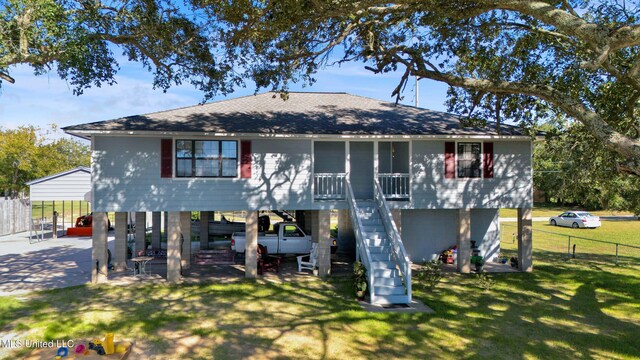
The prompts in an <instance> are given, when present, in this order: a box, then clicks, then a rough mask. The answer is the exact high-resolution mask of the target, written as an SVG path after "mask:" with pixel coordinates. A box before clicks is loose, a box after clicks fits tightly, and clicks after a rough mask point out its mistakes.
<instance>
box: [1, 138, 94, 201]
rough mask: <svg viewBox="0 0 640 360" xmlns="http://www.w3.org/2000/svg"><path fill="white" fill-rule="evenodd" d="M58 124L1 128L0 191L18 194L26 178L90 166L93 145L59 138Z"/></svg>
mask: <svg viewBox="0 0 640 360" xmlns="http://www.w3.org/2000/svg"><path fill="white" fill-rule="evenodd" d="M55 130H56V128H55V126H53V127H52V129H51V131H46V132H45V131H42V130H41V129H40V128H37V127H33V126H23V127H19V128H17V129H13V130H4V129H1V128H0V194H3V195H4V196H11V197H16V196H18V194H19V193H21V192H23V191H25V190H26V189H27V186H26V185H25V183H26V182H29V181H31V180H35V179H38V178H41V177H45V176H48V175H52V174H56V173H58V172H61V171H65V170H69V169H73V168H76V167H78V166H90V164H91V160H90V154H91V152H90V149H89V147H88V146H86V145H82V144H80V143H78V142H77V141H75V140H70V139H67V138H55V137H53V136H54V133H55Z"/></svg>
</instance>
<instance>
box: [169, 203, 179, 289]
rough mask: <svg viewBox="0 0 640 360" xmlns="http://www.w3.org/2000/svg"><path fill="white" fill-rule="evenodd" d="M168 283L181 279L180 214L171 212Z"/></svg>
mask: <svg viewBox="0 0 640 360" xmlns="http://www.w3.org/2000/svg"><path fill="white" fill-rule="evenodd" d="M167 220H168V221H167V226H168V229H167V230H168V233H167V281H169V282H176V281H178V280H180V278H181V271H180V265H181V264H180V263H181V256H180V242H181V235H182V234H181V231H180V212H176V211H172V212H169V216H168V219H167Z"/></svg>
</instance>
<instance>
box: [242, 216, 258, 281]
mask: <svg viewBox="0 0 640 360" xmlns="http://www.w3.org/2000/svg"><path fill="white" fill-rule="evenodd" d="M245 226H246V229H245V239H246V240H245V251H244V269H245V270H244V271H245V273H244V275H245V277H246V278H249V279H255V278H256V277H257V276H258V212H257V211H247V217H246V225H245Z"/></svg>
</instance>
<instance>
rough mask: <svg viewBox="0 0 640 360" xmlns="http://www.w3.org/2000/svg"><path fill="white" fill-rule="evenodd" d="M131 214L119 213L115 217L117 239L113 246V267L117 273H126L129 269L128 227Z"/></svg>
mask: <svg viewBox="0 0 640 360" xmlns="http://www.w3.org/2000/svg"><path fill="white" fill-rule="evenodd" d="M128 219H129V214H128V213H126V212H117V213H116V217H115V222H116V223H115V230H116V233H115V239H114V246H113V259H112V265H113V267H114V269H115V271H124V270H126V269H127V232H128V231H127V227H128V225H129V224H128V221H127V220H128Z"/></svg>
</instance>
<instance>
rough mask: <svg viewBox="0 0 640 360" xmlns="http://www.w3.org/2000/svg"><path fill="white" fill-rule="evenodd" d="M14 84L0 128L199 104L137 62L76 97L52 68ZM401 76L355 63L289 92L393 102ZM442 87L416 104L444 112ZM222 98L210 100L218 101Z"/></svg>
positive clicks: (2, 93) (22, 75)
mask: <svg viewBox="0 0 640 360" xmlns="http://www.w3.org/2000/svg"><path fill="white" fill-rule="evenodd" d="M11 74H12V76H13V77H14V78H15V79H16V83H15V84H8V83H6V82H4V83H3V84H2V88H0V126H2V127H5V128H15V127H17V126H20V125H27V124H32V125H36V126H41V127H45V126H47V125H48V124H51V123H56V124H57V125H58V126H61V127H62V126H67V125H73V124H78V123H85V122H93V121H100V120H107V119H113V118H118V117H123V116H129V115H137V114H145V113H150V112H155V111H161V110H167V109H172V108H177V107H183V106H188V105H194V104H197V103H199V102H200V101H201V100H202V98H203V94H202V93H200V92H198V91H196V90H195V89H193V88H192V87H191V85H189V84H186V85H181V86H178V87H172V88H170V89H169V90H168V92H167V93H163V92H162V91H160V90H153V89H152V75H151V74H149V73H148V72H146V71H145V70H144V69H142V67H141V66H140V65H139V64H136V63H128V62H126V61H122V62H121V71H120V73H119V75H117V76H116V81H117V84H116V85H113V86H107V85H103V86H102V87H101V88H91V89H88V90H85V92H84V94H83V95H81V96H75V95H73V91H72V88H71V86H69V85H68V84H67V83H66V82H65V81H63V80H61V79H60V78H58V76H57V74H56V73H55V72H52V73H50V74H45V75H42V76H35V75H33V71H32V70H31V68H29V67H27V66H18V67H15V68H13V69H12V71H11ZM400 76H401V74H400V73H399V72H396V73H388V74H382V75H375V74H373V73H371V72H369V71H367V70H365V69H364V67H363V64H361V63H347V64H343V65H342V66H340V67H338V66H334V67H329V68H326V69H323V70H321V71H320V72H319V73H318V74H317V76H316V79H317V80H318V81H317V82H316V83H315V84H314V85H313V86H311V87H305V88H303V87H302V86H301V85H295V86H294V87H292V90H295V91H344V92H348V93H351V94H355V95H361V96H367V97H372V98H377V99H381V100H387V101H394V100H395V99H393V98H392V97H391V92H392V91H393V89H394V88H395V87H396V86H397V83H398V81H399V80H400ZM253 91H254V87H253V85H252V84H248V86H247V88H244V89H238V91H236V92H235V93H234V94H232V95H231V96H229V97H231V98H233V97H238V96H242V95H248V94H252V93H253ZM404 96H405V99H404V100H403V101H402V102H403V103H405V104H413V96H414V95H413V81H411V82H410V83H409V84H408V86H407V88H406V89H405V92H404ZM445 97H446V85H443V84H440V83H437V82H433V81H427V80H422V81H420V105H421V106H422V107H426V108H430V109H433V110H440V111H443V110H445V107H444V100H445ZM222 98H223V97H219V98H216V99H214V100H220V99H222Z"/></svg>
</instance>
